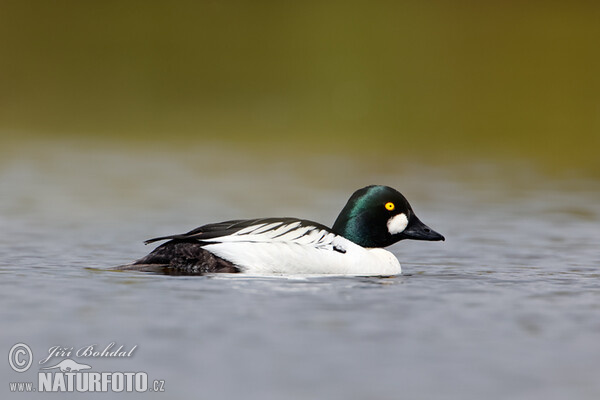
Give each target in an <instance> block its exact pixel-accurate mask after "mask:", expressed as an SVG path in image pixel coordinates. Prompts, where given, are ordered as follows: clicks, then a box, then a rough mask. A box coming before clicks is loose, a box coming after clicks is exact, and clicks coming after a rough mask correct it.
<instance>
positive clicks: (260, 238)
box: [119, 186, 444, 275]
mask: <svg viewBox="0 0 600 400" xmlns="http://www.w3.org/2000/svg"><path fill="white" fill-rule="evenodd" d="M403 239H416V240H444V237H443V236H442V235H440V234H439V233H437V232H435V231H433V230H431V229H430V228H429V227H427V226H426V225H425V224H423V223H422V222H421V221H420V220H419V218H417V216H416V215H415V213H414V211H413V210H412V208H411V206H410V204H408V201H407V200H406V198H404V196H402V194H400V193H399V192H398V191H396V190H394V189H392V188H390V187H387V186H367V187H365V188H363V189H360V190H357V191H356V192H355V193H354V194H353V195H352V197H350V199H349V200H348V203H347V204H346V206H345V207H344V208H343V210H342V211H341V213H340V215H339V216H338V218H337V220H336V221H335V223H334V224H333V227H332V228H331V229H330V228H327V227H326V226H324V225H321V224H318V223H315V222H311V221H306V220H302V219H297V218H262V219H251V220H236V221H226V222H220V223H216V224H209V225H204V226H201V227H199V228H196V229H194V230H192V231H190V232H188V233H185V234H181V235H171V236H164V237H159V238H155V239H150V240H147V241H146V244H147V243H152V242H156V241H161V240H169V241H168V242H166V243H163V244H162V245H160V246H158V247H157V248H156V249H154V250H153V251H152V252H151V253H150V254H148V255H147V256H146V257H143V258H141V259H139V260H137V261H135V262H134V263H132V264H129V265H124V266H121V267H119V269H135V270H142V271H158V270H163V271H164V270H168V271H171V272H172V273H184V274H202V273H212V272H229V273H233V272H243V273H250V274H350V275H395V274H399V273H400V272H401V268H400V263H399V262H398V259H396V257H395V256H394V255H393V254H392V253H390V252H388V251H386V250H383V249H382V247H386V246H389V245H391V244H393V243H396V242H398V241H399V240H403Z"/></svg>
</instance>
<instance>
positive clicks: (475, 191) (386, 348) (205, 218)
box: [0, 144, 600, 399]
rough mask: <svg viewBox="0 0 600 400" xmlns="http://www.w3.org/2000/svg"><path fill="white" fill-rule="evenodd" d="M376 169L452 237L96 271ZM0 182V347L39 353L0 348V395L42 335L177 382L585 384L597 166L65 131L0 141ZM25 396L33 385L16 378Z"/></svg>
mask: <svg viewBox="0 0 600 400" xmlns="http://www.w3.org/2000/svg"><path fill="white" fill-rule="evenodd" d="M373 183H378V184H388V185H390V186H394V187H396V188H397V189H399V190H400V191H401V192H403V193H404V194H405V196H406V197H407V198H408V199H409V201H410V202H411V204H412V205H413V208H414V209H415V210H416V212H417V213H418V215H419V216H420V218H421V219H422V220H423V221H424V222H425V223H427V224H428V225H429V226H431V227H432V228H433V229H435V230H437V231H439V232H441V233H443V234H444V235H445V236H446V239H447V240H446V242H435V243H429V242H401V243H399V244H396V245H394V246H392V247H391V248H390V249H391V251H393V252H394V253H395V254H396V255H397V256H398V258H399V259H400V262H401V263H402V266H403V272H404V274H403V275H402V276H398V277H392V278H360V277H263V278H248V277H244V276H205V277H174V276H162V275H153V274H144V273H135V272H114V271H109V270H107V269H108V268H109V267H111V266H114V265H118V264H121V263H124V262H127V261H131V260H133V259H135V258H138V257H140V256H142V255H144V254H146V253H147V252H148V251H149V250H151V248H152V247H151V246H148V247H147V246H144V245H143V244H142V241H143V240H144V239H147V238H150V237H155V236H160V235H164V234H172V233H180V232H184V231H187V230H189V229H191V228H194V227H196V226H199V225H202V224H205V223H209V222H216V221H220V220H224V219H234V218H249V217H260V216H297V217H301V218H307V219H312V220H315V221H319V222H322V223H324V224H327V225H331V223H332V222H333V221H334V219H335V217H336V216H337V213H338V212H339V210H341V208H342V206H343V205H344V203H345V202H346V200H347V198H348V197H349V195H350V194H351V193H352V192H353V191H354V190H355V189H357V188H359V187H362V186H365V185H367V184H373ZM0 193H1V194H2V196H1V198H0V226H1V227H2V229H1V230H0V274H1V276H0V298H1V304H2V308H1V309H0V320H1V321H2V329H1V330H0V332H1V333H0V340H1V342H0V347H1V351H2V353H3V354H7V353H8V351H9V349H10V347H11V346H12V345H13V344H15V343H18V342H23V343H26V344H28V345H29V346H30V347H31V349H32V351H33V353H34V363H33V367H32V368H31V369H30V370H28V371H27V372H25V373H21V374H19V373H16V372H14V371H13V370H12V369H10V367H9V365H8V363H6V361H4V362H3V363H2V369H0V371H2V386H3V388H2V389H0V393H3V394H2V395H1V397H3V398H6V396H7V395H8V394H10V393H9V391H8V382H15V381H34V382H37V374H38V372H39V371H40V370H39V367H40V366H39V365H38V361H39V360H40V359H41V358H42V356H45V355H47V353H48V349H49V348H50V347H52V346H57V345H60V346H65V347H73V348H75V349H77V348H80V347H82V346H86V345H89V344H96V345H97V346H98V347H105V346H106V345H108V344H109V343H111V342H115V343H116V344H117V345H124V346H125V347H126V348H131V347H133V346H135V345H137V346H138V347H137V348H136V349H135V351H134V353H133V356H132V357H131V358H123V359H110V358H88V359H84V358H75V359H76V360H77V361H79V362H87V363H88V364H90V365H92V367H93V371H145V372H147V373H148V376H149V378H150V379H161V380H164V381H165V393H164V394H162V396H163V397H166V396H168V398H173V399H177V398H201V399H234V398H236V399H237V398H246V399H299V398H321V399H325V398H327V399H367V398H368V399H398V398H407V399H429V398H438V399H440V398H443V399H483V398H485V399H501V398H511V399H566V398H569V399H597V398H600V379H598V377H599V376H600V340H599V339H600V269H599V267H600V246H599V245H598V243H599V241H600V185H599V184H598V182H597V181H588V180H582V179H578V178H577V177H575V176H573V177H569V176H563V177H560V178H550V177H547V176H544V175H542V174H538V173H536V172H534V171H533V170H532V168H531V167H529V166H527V165H521V164H515V163H506V164H498V163H485V162H483V163H481V162H477V163H474V164H469V165H465V166H451V167H448V166H444V167H441V166H427V165H426V163H425V162H423V161H421V162H417V161H415V162H413V163H411V162H403V163H395V162H394V161H393V160H373V159H368V160H351V159H346V158H344V157H334V158H332V157H324V156H323V157H320V156H308V155H306V156H303V157H293V158H287V157H286V156H285V155H282V154H281V155H273V154H248V153H245V152H244V151H243V150H232V149H227V148H224V147H219V146H207V147H202V148H192V149H187V150H185V151H171V150H160V149H147V150H139V149H138V150H136V151H132V149H128V148H107V147H96V146H89V145H86V146H81V145H69V144H64V145H44V146H33V147H32V148H28V149H18V150H17V151H16V152H14V153H11V154H6V155H5V157H4V158H3V159H2V161H0ZM4 359H5V360H6V358H4ZM60 360H62V358H61V357H57V358H54V359H53V360H52V361H53V364H52V365H54V364H56V362H58V361H60ZM28 396H30V397H35V398H42V397H44V396H43V395H40V394H39V393H36V394H29V395H27V394H23V393H20V394H14V397H15V398H21V399H24V398H28ZM96 396H97V397H98V398H105V397H104V396H106V395H96ZM123 396H124V398H125V397H127V398H129V397H140V398H142V397H143V398H154V397H158V396H159V394H156V393H144V394H139V395H137V396H136V395H135V394H123ZM89 397H93V396H92V395H91V394H90V395H89Z"/></svg>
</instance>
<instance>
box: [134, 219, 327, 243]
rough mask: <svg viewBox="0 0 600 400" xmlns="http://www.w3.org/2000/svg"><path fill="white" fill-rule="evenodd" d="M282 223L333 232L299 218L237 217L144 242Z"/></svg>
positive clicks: (194, 238)
mask: <svg viewBox="0 0 600 400" xmlns="http://www.w3.org/2000/svg"><path fill="white" fill-rule="evenodd" d="M277 222H279V223H281V224H280V225H288V224H291V223H294V222H299V223H300V226H314V227H316V228H319V229H323V230H325V231H328V232H331V229H329V228H328V227H326V226H324V225H321V224H318V223H316V222H312V221H307V220H302V219H298V218H256V219H237V220H232V221H224V222H218V223H215V224H208V225H203V226H201V227H199V228H196V229H194V230H191V231H189V232H188V233H184V234H180V235H169V236H161V237H157V238H153V239H148V240H146V241H145V242H144V243H145V244H149V243H154V242H158V241H161V240H183V241H198V242H202V241H203V240H208V239H214V238H218V237H222V236H229V235H233V234H234V233H236V232H238V231H240V230H242V229H245V228H249V227H251V226H256V225H262V226H265V225H268V224H273V223H277Z"/></svg>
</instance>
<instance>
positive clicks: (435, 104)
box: [0, 0, 600, 177]
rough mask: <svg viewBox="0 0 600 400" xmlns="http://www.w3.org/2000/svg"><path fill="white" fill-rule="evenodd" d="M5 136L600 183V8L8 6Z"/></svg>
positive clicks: (3, 12) (1, 5) (0, 18)
mask: <svg viewBox="0 0 600 400" xmlns="http://www.w3.org/2000/svg"><path fill="white" fill-rule="evenodd" d="M0 135H1V136H0V137H1V138H2V141H4V142H5V143H8V142H9V141H17V142H18V141H21V142H22V141H25V140H35V139H39V138H41V139H44V140H48V139H50V140H55V139H56V140H59V139H63V138H75V137H77V138H79V137H83V138H92V139H94V140H98V139H99V140H107V141H108V140H112V141H115V140H117V141H119V140H123V141H128V142H133V143H136V144H138V143H142V142H144V143H145V142H150V143H159V144H164V143H172V144H173V145H175V146H178V145H185V144H187V143H190V142H194V143H195V144H197V143H203V142H204V141H206V142H208V141H210V142H214V141H220V142H225V143H231V144H232V145H236V146H239V145H242V146H247V147H248V148H256V149H260V148H272V147H275V148H278V149H284V150H286V151H293V152H305V151H309V152H317V153H325V154H328V153H332V154H333V153H347V154H361V153H362V152H365V153H370V154H375V155H378V156H379V155H382V156H386V157H388V158H393V157H398V159H406V158H411V157H416V158H420V159H425V160H432V162H435V161H436V160H437V162H442V163H444V162H447V161H450V160H470V159H475V158H477V159H480V158H500V159H526V160H531V161H532V162H534V163H536V164H537V165H540V166H542V167H543V168H545V169H547V170H549V171H576V172H577V173H583V174H585V175H592V176H598V177H600V161H598V159H599V157H598V150H599V148H600V2H596V1H562V2H559V1H527V2H523V1H398V2H377V1H375V2H373V1H365V2H356V1H339V2H334V1H316V2H312V1H307V2H291V1H273V2H265V1H212V2H187V1H178V2H168V1H164V2H160V1H106V0H103V1H6V0H2V1H0Z"/></svg>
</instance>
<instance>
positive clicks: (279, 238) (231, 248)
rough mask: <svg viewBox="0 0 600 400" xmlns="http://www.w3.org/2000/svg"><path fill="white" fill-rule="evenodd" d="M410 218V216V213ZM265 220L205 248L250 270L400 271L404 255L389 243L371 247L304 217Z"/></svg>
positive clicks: (382, 272)
mask: <svg viewBox="0 0 600 400" xmlns="http://www.w3.org/2000/svg"><path fill="white" fill-rule="evenodd" d="M404 218H405V219H406V217H404ZM280 224H281V223H278V224H268V226H269V228H270V229H271V230H268V229H267V230H265V228H266V227H267V226H265V225H264V224H259V225H256V226H254V227H248V228H244V229H243V230H241V231H238V232H236V233H235V234H233V235H229V236H222V237H218V238H214V239H208V240H205V241H206V242H212V243H211V244H207V245H205V246H204V248H205V249H206V250H208V251H210V252H211V253H213V254H215V255H217V256H218V257H221V258H223V259H225V260H228V261H230V262H232V263H233V264H235V265H237V266H239V267H241V268H242V270H243V272H245V273H248V274H285V275H289V274H340V275H397V274H400V273H401V267H400V263H399V262H398V259H397V258H396V257H395V256H394V255H393V254H392V253H390V252H389V251H386V250H384V249H367V248H364V247H361V246H359V245H357V244H355V243H353V242H351V241H350V240H348V239H346V238H344V237H341V236H338V235H335V234H333V233H330V232H328V231H326V230H323V229H319V228H317V227H315V226H300V223H299V222H294V223H291V224H288V225H282V226H279V225H280Z"/></svg>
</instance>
